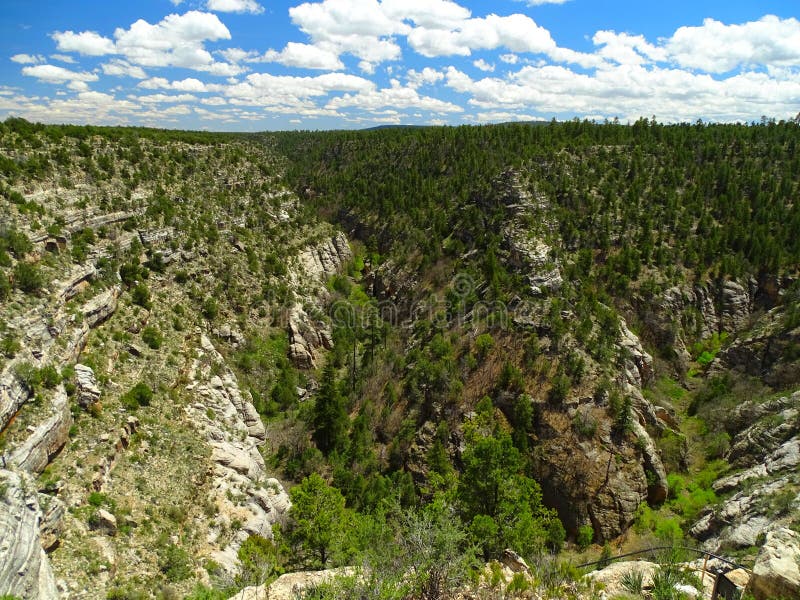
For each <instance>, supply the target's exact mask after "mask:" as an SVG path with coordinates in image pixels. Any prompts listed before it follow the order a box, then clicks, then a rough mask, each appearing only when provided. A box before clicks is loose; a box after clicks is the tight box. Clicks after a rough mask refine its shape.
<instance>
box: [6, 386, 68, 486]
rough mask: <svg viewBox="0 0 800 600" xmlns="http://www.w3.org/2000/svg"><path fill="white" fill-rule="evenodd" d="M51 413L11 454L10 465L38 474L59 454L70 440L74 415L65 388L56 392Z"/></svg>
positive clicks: (60, 388) (61, 387)
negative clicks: (70, 429)
mask: <svg viewBox="0 0 800 600" xmlns="http://www.w3.org/2000/svg"><path fill="white" fill-rule="evenodd" d="M50 412H51V414H50V416H49V417H48V418H47V419H45V420H44V421H43V422H41V423H40V424H39V426H38V427H36V429H35V430H34V431H33V433H31V435H30V436H29V437H28V439H27V440H25V442H23V443H22V444H21V445H20V446H18V447H17V448H16V449H15V450H14V452H12V453H11V456H10V458H9V461H8V462H9V464H12V465H14V466H16V467H19V468H21V469H24V470H26V471H28V472H30V473H37V474H38V473H41V472H42V471H44V469H45V467H46V466H47V465H48V464H49V463H50V461H51V460H53V458H54V457H55V455H56V454H58V452H59V451H60V450H61V448H62V447H63V446H64V444H65V443H66V441H67V439H68V438H69V428H70V427H71V426H72V413H70V410H69V402H68V401H67V393H66V392H65V391H64V387H63V386H59V388H58V390H57V391H56V394H55V397H54V398H53V404H52V407H51V411H50Z"/></svg>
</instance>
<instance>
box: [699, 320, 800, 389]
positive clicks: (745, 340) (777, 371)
mask: <svg viewBox="0 0 800 600" xmlns="http://www.w3.org/2000/svg"><path fill="white" fill-rule="evenodd" d="M783 318H784V317H783V312H782V310H781V309H780V308H775V309H773V310H770V311H769V312H767V313H766V314H765V315H763V316H762V317H761V318H760V319H759V320H758V322H757V323H756V324H755V326H754V327H753V329H752V330H751V331H749V332H748V333H747V334H746V335H744V336H742V337H740V338H737V339H735V340H734V341H733V342H732V343H731V344H730V345H729V346H728V347H727V348H724V349H722V351H720V353H719V354H718V355H717V360H716V361H715V362H716V363H718V364H719V366H720V368H731V369H736V370H738V371H742V372H744V373H746V374H748V375H751V376H753V377H759V378H762V379H763V380H764V381H765V382H766V383H767V384H769V385H771V386H772V387H775V388H779V389H780V388H785V387H788V386H792V385H796V384H798V383H800V360H799V359H798V357H797V355H796V353H795V352H794V351H793V349H794V348H797V347H798V345H800V327H798V328H796V329H794V330H791V331H784V330H783V324H782V323H783Z"/></svg>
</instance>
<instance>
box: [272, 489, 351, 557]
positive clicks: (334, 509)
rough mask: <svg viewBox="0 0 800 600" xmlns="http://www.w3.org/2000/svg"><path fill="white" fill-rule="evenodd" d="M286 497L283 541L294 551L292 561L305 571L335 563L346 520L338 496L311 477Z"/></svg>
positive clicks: (345, 530)
mask: <svg viewBox="0 0 800 600" xmlns="http://www.w3.org/2000/svg"><path fill="white" fill-rule="evenodd" d="M289 496H290V497H291V500H292V508H291V511H290V513H289V523H288V525H287V529H286V539H287V541H288V542H289V544H290V545H291V547H292V550H293V552H292V560H293V561H294V562H295V563H297V564H298V565H303V566H306V567H311V566H317V567H325V566H326V565H327V564H328V562H329V561H330V560H333V562H337V553H339V551H340V550H341V548H342V545H343V544H344V537H345V535H346V533H347V523H348V518H349V517H348V513H347V511H346V510H345V507H344V497H343V496H342V494H341V492H340V491H339V490H337V489H336V488H334V487H331V486H329V485H328V484H327V483H325V481H324V480H323V479H322V477H320V476H319V475H318V474H317V473H312V474H311V475H309V476H308V477H306V478H305V479H303V481H301V482H300V485H298V486H295V487H293V488H292V489H291V490H290V491H289Z"/></svg>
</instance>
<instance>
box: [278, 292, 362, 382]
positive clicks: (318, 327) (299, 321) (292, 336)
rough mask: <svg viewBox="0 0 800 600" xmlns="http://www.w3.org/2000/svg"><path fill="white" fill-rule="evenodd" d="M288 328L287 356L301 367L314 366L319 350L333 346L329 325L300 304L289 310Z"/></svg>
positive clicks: (310, 367)
mask: <svg viewBox="0 0 800 600" xmlns="http://www.w3.org/2000/svg"><path fill="white" fill-rule="evenodd" d="M345 316H349V315H345ZM335 317H336V315H335V314H334V318H335ZM288 329H289V358H291V360H292V362H293V363H294V364H295V365H296V366H298V367H300V368H301V369H313V368H316V366H317V358H318V356H319V353H320V351H322V350H330V349H332V348H333V337H332V336H331V330H330V326H329V325H328V324H327V323H325V321H322V320H318V319H317V320H315V319H312V318H311V317H310V316H309V315H308V313H307V312H306V311H305V310H304V309H303V307H302V305H300V304H295V305H294V306H293V307H292V308H291V310H290V311H289V327H288Z"/></svg>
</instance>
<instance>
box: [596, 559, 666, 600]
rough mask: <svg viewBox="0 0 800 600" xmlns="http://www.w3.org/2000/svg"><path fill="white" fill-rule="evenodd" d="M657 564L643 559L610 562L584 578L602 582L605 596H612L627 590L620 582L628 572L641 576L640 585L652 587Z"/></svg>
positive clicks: (657, 568)
mask: <svg viewBox="0 0 800 600" xmlns="http://www.w3.org/2000/svg"><path fill="white" fill-rule="evenodd" d="M658 571H659V566H658V565H657V564H655V563H651V562H647V561H645V560H630V561H620V562H615V563H611V564H610V565H608V566H607V567H604V568H602V569H598V570H597V571H592V572H591V573H588V574H587V575H586V579H588V580H590V581H592V582H594V583H599V584H602V586H603V590H604V591H605V593H606V597H607V598H614V597H615V596H618V595H620V594H625V593H627V592H629V590H626V589H625V586H624V585H623V584H622V581H623V578H624V577H626V576H627V575H628V574H629V573H639V574H641V576H642V587H643V588H648V589H649V588H652V587H653V577H654V576H655V575H656V573H658Z"/></svg>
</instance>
